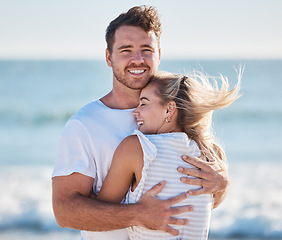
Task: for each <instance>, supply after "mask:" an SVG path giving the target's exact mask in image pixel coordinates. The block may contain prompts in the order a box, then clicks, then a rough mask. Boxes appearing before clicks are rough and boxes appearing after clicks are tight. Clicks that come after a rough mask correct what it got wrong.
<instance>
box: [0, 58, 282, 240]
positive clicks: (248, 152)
mask: <svg viewBox="0 0 282 240" xmlns="http://www.w3.org/2000/svg"><path fill="white" fill-rule="evenodd" d="M162 61H163V62H162V63H161V65H160V70H167V71H172V72H178V73H185V72H189V71H191V70H193V68H196V69H199V70H204V71H205V72H207V73H209V74H211V75H217V74H218V73H221V74H223V75H224V76H227V77H228V78H229V79H230V84H231V87H232V86H233V84H235V83H236V71H235V70H234V67H235V68H237V69H238V67H239V65H240V64H241V65H243V66H245V71H244V74H243V79H242V89H241V93H242V97H241V98H240V99H239V100H237V101H236V102H235V103H234V104H232V105H231V106H230V107H228V108H227V109H223V110H219V111H216V112H215V113H214V129H215V132H216V136H217V138H218V139H219V140H220V141H221V142H222V143H223V146H224V148H225V150H226V155H227V161H228V168H229V173H230V180H231V183H230V187H229V193H228V196H227V198H226V199H225V201H224V202H223V203H222V204H221V205H220V206H219V207H218V208H217V209H215V210H213V213H212V219H211V226H210V234H209V239H210V240H220V239H224V240H227V239H234V240H239V239H250V240H257V239H274V240H278V239H282V217H281V213H282V181H281V180H280V176H281V169H282V157H281V156H282V154H281V153H282V152H281V147H280V144H281V143H282V107H281V103H282V91H281V89H282V72H281V66H282V61H281V60H203V61H200V60H197V61H196V60H174V61H172V60H162ZM101 79H102V80H103V81H102V80H101ZM110 89H111V71H110V69H109V68H108V67H107V66H106V64H105V63H104V61H94V60H93V61H90V60H89V61H59V60H57V61H51V60H50V61H35V60H34V61H24V60H21V61H12V60H10V61H4V60H2V61H0V150H1V157H0V169H1V170H0V186H1V192H2V194H1V197H0V239H4V240H6V239H7V240H9V239H31V240H32V239H43V240H44V239H55V240H56V239H60V240H64V239H79V238H80V235H79V232H78V231H73V230H72V231H71V230H63V229H61V228H60V227H59V226H58V225H57V224H56V221H55V218H54V216H53V212H52V203H51V199H52V196H51V192H52V189H51V175H52V168H53V166H54V162H55V159H56V152H57V143H58V137H59V135H60V133H61V132H62V129H63V127H64V125H65V123H66V121H67V120H68V119H69V117H70V116H72V115H73V114H74V113H75V112H76V111H77V110H79V109H80V108H81V107H82V106H83V105H85V104H87V103H88V102H90V101H92V100H95V99H98V98H99V97H101V96H103V95H104V94H106V93H107V92H108V91H109V90H110Z"/></svg>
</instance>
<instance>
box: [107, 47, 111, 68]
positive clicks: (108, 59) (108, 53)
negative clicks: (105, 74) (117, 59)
mask: <svg viewBox="0 0 282 240" xmlns="http://www.w3.org/2000/svg"><path fill="white" fill-rule="evenodd" d="M106 62H107V65H108V66H109V67H112V59H111V54H110V51H109V49H108V48H107V49H106Z"/></svg>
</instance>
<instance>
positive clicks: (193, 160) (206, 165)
mask: <svg viewBox="0 0 282 240" xmlns="http://www.w3.org/2000/svg"><path fill="white" fill-rule="evenodd" d="M182 160H183V161H184V162H187V163H189V164H191V165H193V166H195V167H196V168H199V169H203V170H208V171H210V169H211V168H212V166H213V164H214V163H215V162H206V161H204V160H202V159H200V158H197V157H189V156H186V155H183V156H182Z"/></svg>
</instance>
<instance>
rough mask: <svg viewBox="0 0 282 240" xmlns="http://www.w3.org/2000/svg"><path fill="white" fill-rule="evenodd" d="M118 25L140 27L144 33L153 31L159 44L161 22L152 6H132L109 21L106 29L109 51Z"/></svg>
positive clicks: (111, 48)
mask: <svg viewBox="0 0 282 240" xmlns="http://www.w3.org/2000/svg"><path fill="white" fill-rule="evenodd" d="M120 26H134V27H140V28H142V29H143V30H144V31H145V32H146V33H148V32H150V31H153V32H154V33H155V35H156V37H157V40H158V44H160V36H161V22H160V19H159V16H158V12H157V10H156V9H155V8H154V7H152V6H150V7H149V6H145V5H142V6H138V7H133V8H131V9H129V10H128V12H126V13H122V14H120V15H119V16H118V17H117V18H116V19H114V20H113V21H111V22H110V24H109V26H108V27H107V30H106V42H107V48H108V50H109V52H110V53H112V50H113V44H114V37H115V32H116V30H117V29H118V28H119V27H120Z"/></svg>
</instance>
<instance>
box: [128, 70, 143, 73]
mask: <svg viewBox="0 0 282 240" xmlns="http://www.w3.org/2000/svg"><path fill="white" fill-rule="evenodd" d="M129 72H130V73H133V74H140V73H143V72H145V70H144V69H143V70H130V71H129Z"/></svg>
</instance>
